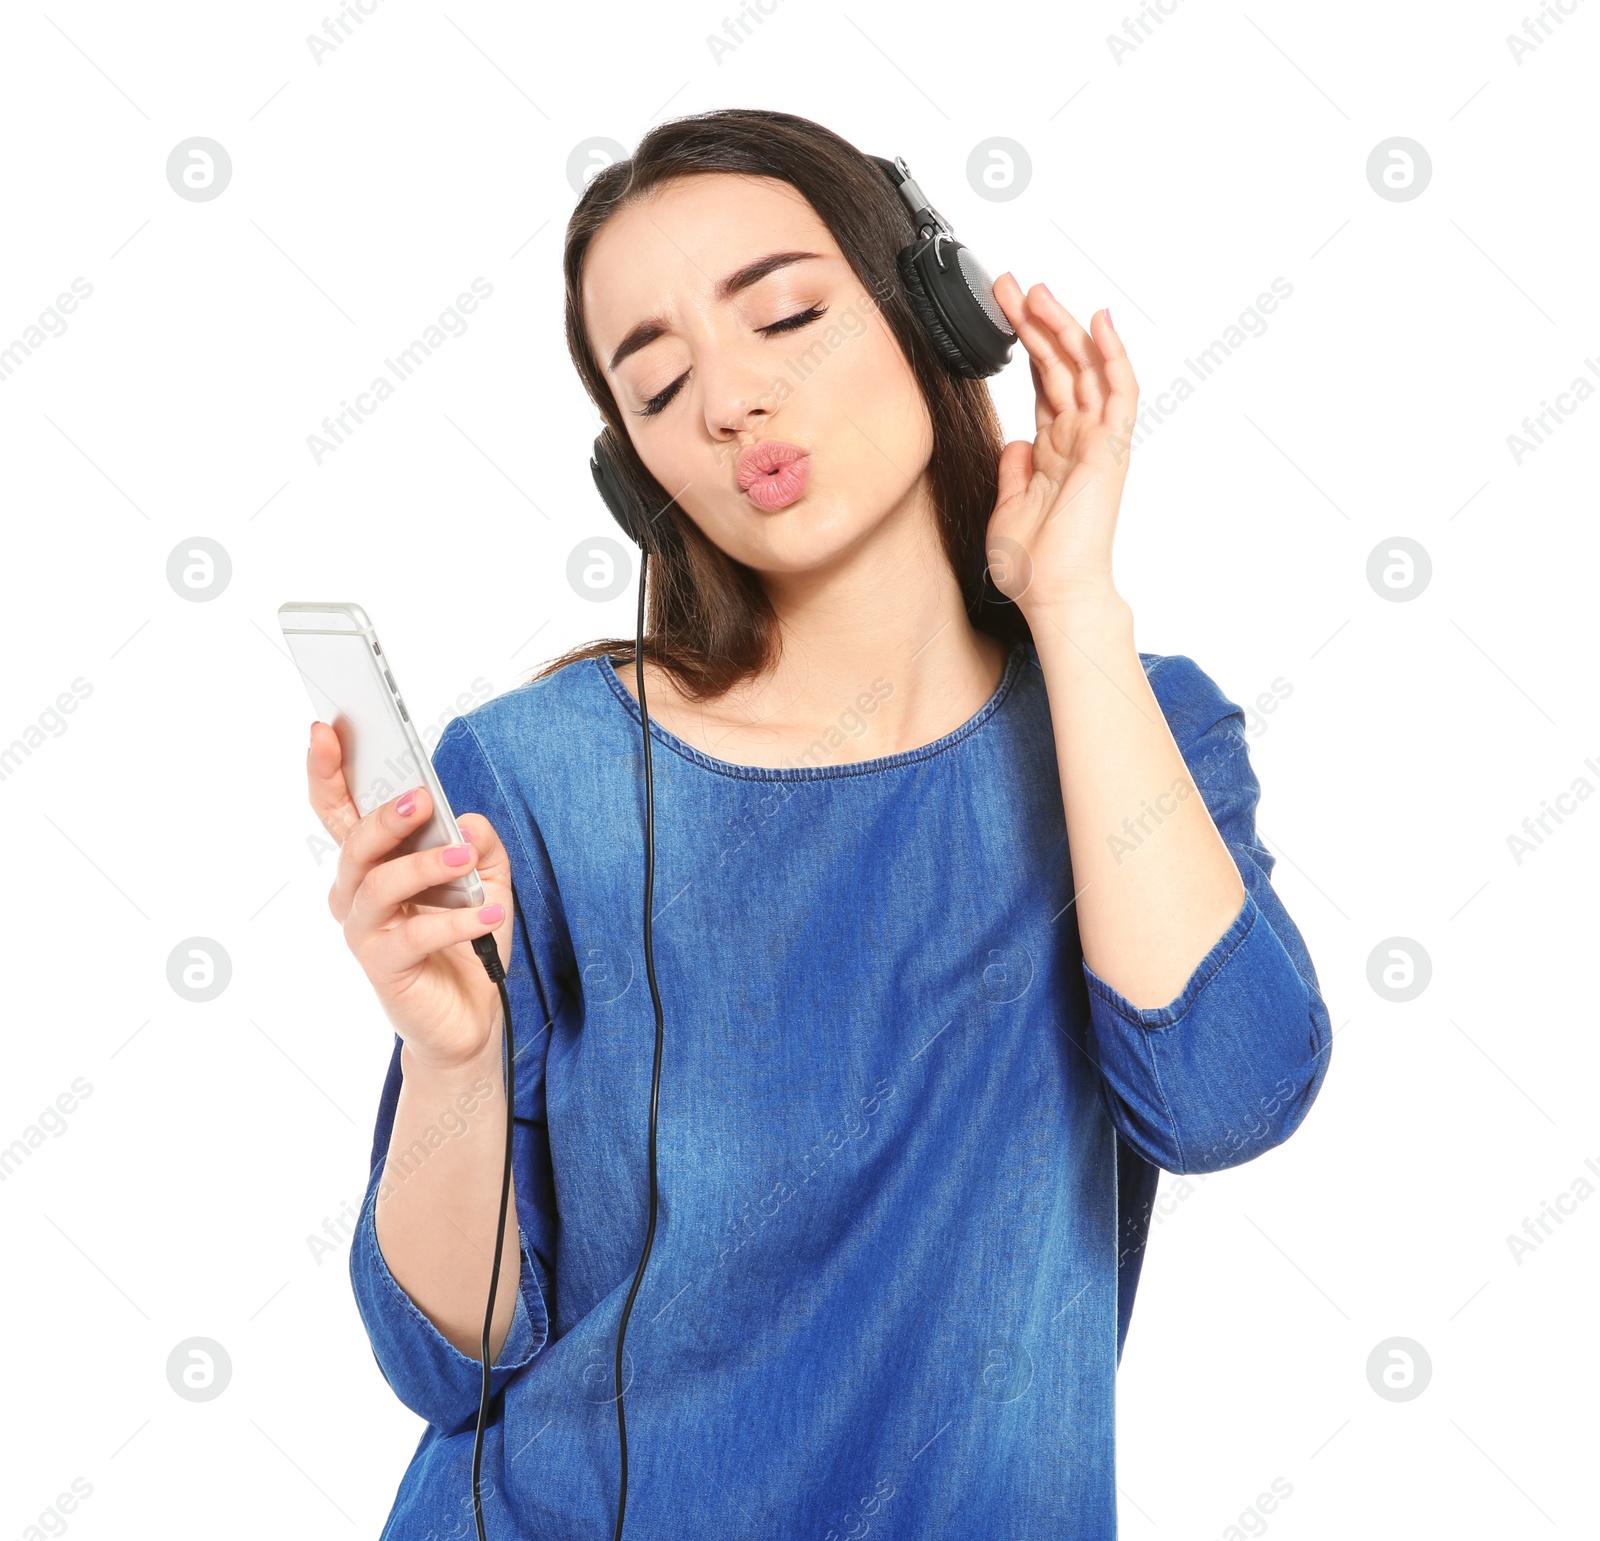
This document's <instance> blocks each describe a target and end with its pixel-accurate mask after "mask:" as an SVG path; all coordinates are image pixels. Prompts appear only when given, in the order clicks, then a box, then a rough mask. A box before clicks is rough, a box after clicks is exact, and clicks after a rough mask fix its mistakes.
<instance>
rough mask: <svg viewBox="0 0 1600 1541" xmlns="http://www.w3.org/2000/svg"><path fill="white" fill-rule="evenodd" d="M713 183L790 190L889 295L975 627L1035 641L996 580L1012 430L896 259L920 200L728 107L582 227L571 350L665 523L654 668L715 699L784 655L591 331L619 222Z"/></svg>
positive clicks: (821, 146) (649, 603)
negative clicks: (618, 387) (697, 179)
mask: <svg viewBox="0 0 1600 1541" xmlns="http://www.w3.org/2000/svg"><path fill="white" fill-rule="evenodd" d="M893 153H894V151H892V150H891V151H890V154H891V156H892V155H893ZM707 171H721V172H732V173H738V174H743V175H746V176H764V177H775V178H777V179H779V180H781V181H784V182H788V183H790V184H791V185H792V186H794V187H795V188H796V189H797V190H798V191H799V192H800V193H801V194H802V195H803V196H804V197H805V198H806V200H807V201H808V202H809V203H810V205H811V207H812V208H813V209H815V210H816V212H817V216H818V218H820V219H821V221H822V223H823V224H824V225H826V226H827V228H828V230H829V231H830V232H831V233H832V235H833V238H834V240H835V241H836V242H837V243H838V245H839V249H840V251H841V252H842V253H843V254H844V257H845V260H846V261H847V262H849V264H850V266H851V267H852V268H853V269H854V270H855V273H856V276H857V277H858V278H859V279H860V280H861V282H862V283H863V284H864V285H865V286H866V287H867V288H868V289H869V290H870V291H871V292H872V294H873V296H874V297H875V299H876V302H877V304H878V306H879V309H880V313H881V314H882V316H883V318H884V320H885V321H886V322H887V323H888V326H889V329H890V331H891V332H892V333H893V334H894V337H895V339H896V341H898V342H899V344H900V347H901V350H902V351H903V352H904V354H905V356H906V358H907V360H908V361H909V363H910V365H911V368H912V371H913V373H914V374H915V376H916V379H917V383H918V385H919V386H920V387H921V390H922V394H923V397H924V399H925V400H926V402H927V404H928V412H929V416H930V418H931V419H932V423H933V455H932V458H931V460H930V461H929V464H928V480H929V485H930V492H931V496H932V501H933V506H934V508H935V510H936V513H937V517H938V519H939V528H940V535H941V537H942V539H943V542H944V548H945V552H946V554H947V555H948V557H949V559H950V566H951V568H952V570H953V571H954V572H955V574H956V577H957V580H958V581H959V583H960V585H961V592H962V594H963V596H964V598H965V601H966V609H967V614H968V617H969V618H970V620H971V622H972V624H973V625H974V626H975V627H977V628H978V629H979V630H981V631H986V632H989V633H990V634H992V635H993V636H995V637H998V638H999V639H1000V640H1001V641H1003V642H1006V643H1008V644H1009V643H1012V642H1014V641H1017V640H1019V639H1028V638H1029V633H1028V628H1027V622H1026V621H1025V620H1024V619H1023V617H1022V614H1021V612H1020V611H1019V610H1018V609H1017V607H1016V605H1014V604H1012V603H1011V602H1010V601H1008V600H1007V599H1006V598H1005V597H1004V596H1003V595H1002V594H1001V593H1000V592H999V591H998V589H996V588H995V587H994V585H993V582H992V580H991V579H990V578H989V576H988V572H987V557H986V553H985V546H984V532H985V530H986V528H987V526H988V520H989V515H990V514H991V513H992V512H993V509H994V500H995V493H996V477H997V475H998V472H999V461H1000V452H1001V450H1002V449H1004V448H1005V439H1004V435H1003V433H1002V431H1001V427H1000V419H999V417H998V415H997V414H996V412H995V408H994V401H993V399H992V397H991V396H990V394H989V388H988V386H987V385H986V384H985V383H984V382H983V381H982V380H969V379H965V378H961V377H958V376H956V375H953V374H951V373H950V371H949V370H948V369H947V368H946V367H945V366H944V364H943V362H942V361H941V359H940V357H939V355H938V353H937V352H936V351H935V349H934V346H933V344H932V342H931V341H930V340H929V338H928V335H927V333H926V332H925V331H924V330H923V328H922V325H921V323H920V322H919V321H918V319H917V316H916V313H915V312H914V311H913V310H912V308H911V303H910V301H909V300H908V299H907V297H906V293H905V289H904V286H903V282H902V280H901V278H900V275H899V269H898V267H897V266H896V262H895V256H896V253H897V252H898V251H899V250H900V249H901V248H902V247H904V246H908V245H910V244H911V243H912V242H913V241H914V240H915V239H916V231H915V229H914V228H913V226H912V223H911V216H910V214H909V213H908V212H907V210H906V207H905V204H904V203H903V202H902V200H901V199H900V197H899V195H898V194H897V193H896V192H895V190H894V188H893V187H892V186H891V185H890V182H889V179H888V178H887V177H886V176H885V175H884V173H883V170H882V168H881V167H879V166H878V165H877V164H876V163H875V162H874V161H872V160H871V159H869V158H868V157H867V156H866V155H864V154H863V153H862V152H861V151H859V150H857V149H856V148H855V146H854V145H852V144H850V143H849V142H848V141H847V140H844V139H841V138H840V137H839V135H837V134H835V133H833V132H832V131H831V130H830V129H826V128H823V127H822V126H821V125H820V124H817V123H813V122H811V121H810V120H809V119H807V118H801V117H795V116H794V115H792V114H790V113H786V112H770V111H765V110H760V109H750V108H735V107H729V108H722V109H720V110H718V111H715V112H706V113H700V114H697V115H695V116H691V117H683V118H676V119H671V120H668V121H667V122H664V123H661V124H658V125H657V126H656V127H655V128H653V129H651V130H650V131H649V133H647V134H646V135H645V136H644V138H643V139H641V140H640V141H639V145H638V147H637V148H636V149H635V151H634V153H633V156H632V158H631V159H629V160H622V161H617V162H614V163H613V164H612V165H610V166H607V167H606V168H605V169H604V170H603V171H600V172H598V173H596V175H595V176H594V178H593V180H592V181H591V182H590V183H589V185H588V187H587V188H585V189H584V193H583V196H582V197H581V198H580V199H579V200H578V205H577V207H576V208H575V209H574V210H573V212H572V218H571V219H570V220H569V221H568V222H567V239H566V248H565V255H564V258H563V264H564V268H565V273H566V288H567V299H566V329H567V347H568V350H569V351H570V352H571V354H572V361H573V363H574V364H575V365H576V366H577V370H578V374H579V375H580V376H581V378H582V380H583V383H584V387H585V388H586V389H587V390H588V392H589V396H590V398H591V399H592V400H593V401H594V403H595V405H596V406H597V407H598V408H599V409H600V415H601V416H602V417H603V418H604V420H605V424H606V427H607V428H608V429H609V431H610V440H611V444H612V448H613V453H614V455H615V457H616V459H617V461H618V463H619V465H620V468H621V473H622V476H623V480H624V481H625V483H626V484H627V485H628V487H629V489H630V491H631V492H632V493H633V495H634V497H635V499H636V500H637V501H638V502H639V504H640V505H641V506H642V507H643V508H645V509H646V510H647V511H648V512H649V513H650V514H651V515H652V516H656V517H652V518H651V519H650V521H649V524H648V536H647V539H648V542H649V544H648V550H649V569H650V574H649V576H650V581H649V584H648V586H647V593H646V617H645V636H644V656H645V658H646V659H647V660H648V661H649V662H651V663H654V664H656V665H657V666H658V667H660V668H662V669H664V670H666V671H667V672H668V673H669V674H670V675H671V676H672V678H673V681H674V683H675V684H676V685H677V687H678V689H679V690H680V691H681V692H682V693H683V694H684V695H685V696H686V697H688V698H689V699H691V700H695V701H704V700H709V699H713V698H715V697H717V696H720V695H722V694H723V693H724V692H725V691H727V690H728V689H729V688H730V687H731V686H733V685H735V684H737V683H738V682H739V681H740V680H741V679H744V678H746V677H747V676H749V675H752V674H756V673H758V672H760V671H761V670H763V669H765V668H766V667H767V666H768V665H769V664H770V663H771V662H773V661H774V660H775V657H776V652H777V649H778V646H779V638H778V625H777V617H776V615H775V614H774V613H773V610H772V607H771V605H770V603H769V602H768V600H767V596H766V592H765V590H764V589H763V587H762V585H761V580H760V577H759V575H758V574H757V573H756V572H755V571H754V570H753V569H752V568H750V567H747V566H745V565H744V563H742V562H737V561H735V560H734V559H733V558H732V557H730V556H728V555H727V554H726V553H724V552H723V551H722V550H720V549H719V548H718V547H717V546H715V545H713V544H712V542H711V541H709V540H708V539H707V538H706V537H705V536H704V535H703V534H702V533H701V531H700V529H699V527H698V526H697V525H696V524H695V523H694V521H693V520H692V519H690V518H689V517H688V516H687V515H686V514H685V513H684V512H683V510H682V509H681V508H680V507H678V505H677V504H676V503H674V502H672V494H670V493H668V492H667V491H666V490H665V489H664V488H663V487H662V486H661V485H660V483H659V482H657V481H656V479H655V478H654V477H653V476H652V475H651V474H650V472H649V471H648V470H647V469H646V468H645V465H644V462H643V461H642V460H641V459H640V458H639V455H638V452H637V451H636V450H635V449H634V447H633V444H632V441H631V440H630V439H629V437H628V432H627V428H626V426H625V423H624V420H623V416H622V413H621V412H620V411H619V410H618V407H617V403H616V398H615V397H614V396H613V395H612V393H611V387H610V385H609V384H608V382H607V380H606V377H605V374H604V372H603V371H602V369H601V367H600V365H599V362H598V361H597V360H596V358H595V355H594V350H593V348H592V347H591V346H590V342H589V335H588V331H587V328H586V327H585V325H584V319H583V305H582V274H583V261H584V257H585V256H586V255H587V253H588V250H589V243H590V242H591V241H592V240H593V239H594V237H595V235H596V234H597V233H598V231H599V230H600V228H601V226H602V225H604V224H605V222H606V220H607V219H609V218H610V217H611V215H612V214H613V213H615V212H616V211H617V210H618V209H625V208H628V207H630V206H631V205H633V204H636V203H639V202H642V201H643V200H644V199H646V198H648V197H649V196H650V195H651V193H652V192H653V191H654V190H655V189H656V188H658V187H660V186H661V185H662V184H663V183H665V182H668V181H670V180H672V179H673V178H675V177H681V176H691V175H694V174H697V173H700V172H707ZM669 504H671V506H670V507H668V505H669ZM633 650H634V643H633V639H632V638H607V639H605V640H602V641H596V642H587V643H584V644H583V645H582V646H580V647H575V648H571V649H569V650H568V651H567V652H565V653H563V654H562V655H561V656H560V657H559V658H557V659H555V660H554V661H553V662H551V663H549V664H546V665H545V666H544V667H543V668H542V669H540V670H538V671H537V672H536V673H535V674H534V675H533V676H532V677H533V678H534V679H543V678H544V677H545V676H547V675H550V674H553V673H555V672H556V670H558V669H562V668H564V667H566V665H568V664H570V663H577V662H579V661H580V660H582V659H585V658H595V657H598V656H600V655H602V654H612V655H615V656H617V657H618V658H619V661H626V662H628V663H631V662H632V661H633Z"/></svg>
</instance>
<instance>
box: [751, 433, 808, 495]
mask: <svg viewBox="0 0 1600 1541" xmlns="http://www.w3.org/2000/svg"><path fill="white" fill-rule="evenodd" d="M808 453H809V451H807V450H803V449H801V448H799V447H798V446H797V445H794V444H786V443H784V441H783V440H782V439H763V440H762V441H761V442H760V443H759V444H752V445H751V446H750V447H749V448H748V449H747V450H745V451H744V452H743V453H742V454H741V455H740V456H739V462H738V466H737V467H736V469H735V472H734V474H735V476H736V478H737V480H738V483H739V491H740V492H748V491H749V490H750V489H751V487H753V486H754V485H755V484H756V483H757V482H758V481H760V480H761V478H762V477H764V476H771V475H772V474H773V473H774V472H776V471H780V470H782V469H783V467H784V466H786V465H791V464H793V463H794V462H795V461H796V460H804V459H805V458H806V455H807V454H808Z"/></svg>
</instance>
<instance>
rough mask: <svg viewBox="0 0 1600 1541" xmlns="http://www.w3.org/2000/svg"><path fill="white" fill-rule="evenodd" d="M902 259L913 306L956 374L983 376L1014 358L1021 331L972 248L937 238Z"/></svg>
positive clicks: (909, 250) (902, 274)
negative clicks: (999, 300) (997, 297)
mask: <svg viewBox="0 0 1600 1541" xmlns="http://www.w3.org/2000/svg"><path fill="white" fill-rule="evenodd" d="M897 262H898V266H899V268H900V277H901V278H902V280H903V281H904V283H905V287H906V295H907V297H908V298H909V299H910V301H911V308H912V309H913V310H914V311H915V312H916V313H917V317H918V319H919V320H920V321H921V322H922V325H923V328H924V329H925V330H926V331H927V333H928V336H929V338H930V340H931V341H932V342H933V345H934V347H935V348H936V349H937V350H938V352H939V355H940V357H941V358H943V359H944V361H945V364H946V366H947V367H948V368H949V369H950V370H951V371H952V372H953V373H955V374H958V375H964V376H965V377H966V378H967V379H969V380H983V379H987V378H988V377H989V376H990V375H993V374H998V373H999V372H1000V371H1001V370H1002V369H1004V368H1005V366H1006V365H1007V364H1009V363H1010V362H1011V348H1012V345H1013V344H1014V343H1015V342H1016V340H1017V334H1016V332H1015V331H1014V330H1013V329H1012V326H1011V323H1010V322H1009V321H1007V320H1006V315H1005V312H1004V311H1003V310H1001V309H1000V306H999V304H998V303H997V302H996V300H995V297H994V282H993V280H992V279H991V278H990V277H989V275H988V273H987V272H986V271H985V269H984V266H983V264H982V263H981V262H979V261H978V259H977V258H976V257H975V256H974V255H973V253H972V251H971V249H970V248H969V247H966V246H963V245H962V244H961V242H960V241H957V240H956V239H954V238H953V237H950V236H944V237H935V238H934V239H933V240H931V241H921V242H918V243H917V244H916V245H915V246H907V247H904V248H903V249H902V250H901V251H900V253H899V255H898V258H897Z"/></svg>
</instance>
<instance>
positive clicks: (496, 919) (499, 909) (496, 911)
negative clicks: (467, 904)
mask: <svg viewBox="0 0 1600 1541" xmlns="http://www.w3.org/2000/svg"><path fill="white" fill-rule="evenodd" d="M505 918H506V907H505V905H503V904H486V905H484V907H483V908H482V909H481V910H479V911H478V919H479V920H481V921H482V922H483V923H484V925H486V926H497V925H499V924H500V922H501V921H502V920H504V919H505Z"/></svg>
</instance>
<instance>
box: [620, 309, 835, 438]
mask: <svg viewBox="0 0 1600 1541" xmlns="http://www.w3.org/2000/svg"><path fill="white" fill-rule="evenodd" d="M827 313H828V307H827V306H826V305H813V306H811V308H810V309H809V310H802V311H797V312H796V313H795V314H794V315H792V316H785V317H784V318H783V320H782V321H774V322H773V323H772V325H771V326H763V327H760V328H758V330H759V331H760V333H761V335H762V336H763V337H773V336H776V335H778V334H779V333H782V332H797V331H799V330H800V328H801V327H803V326H810V325H811V323H812V322H813V321H815V320H817V319H819V318H820V317H822V316H825V315H826V314H827ZM688 378H689V372H688V370H685V371H684V372H683V373H682V374H681V375H679V376H678V378H677V379H676V380H674V381H673V382H672V384H671V385H669V386H668V387H667V388H666V389H665V390H664V391H662V392H661V394H660V395H658V396H652V397H651V398H650V400H649V401H647V402H646V403H645V404H644V406H643V408H641V409H639V410H638V411H637V412H636V413H635V415H636V416H638V417H654V416H655V415H656V414H657V413H658V412H662V411H664V410H665V409H666V408H667V407H668V406H670V405H671V403H672V398H673V397H674V396H676V395H677V394H678V391H679V389H680V388H681V387H682V385H683V382H684V381H685V380H687V379H688Z"/></svg>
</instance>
